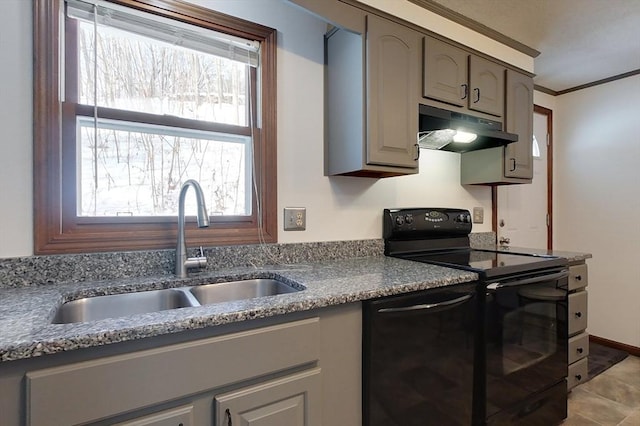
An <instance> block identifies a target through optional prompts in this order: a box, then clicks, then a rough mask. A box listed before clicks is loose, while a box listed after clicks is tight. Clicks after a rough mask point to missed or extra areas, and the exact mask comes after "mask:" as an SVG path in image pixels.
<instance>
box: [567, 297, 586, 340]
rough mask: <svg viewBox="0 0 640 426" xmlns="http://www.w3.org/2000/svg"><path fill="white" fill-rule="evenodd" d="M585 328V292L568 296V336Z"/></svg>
mask: <svg viewBox="0 0 640 426" xmlns="http://www.w3.org/2000/svg"><path fill="white" fill-rule="evenodd" d="M586 328H587V291H586V290H585V291H579V292H577V293H572V294H570V295H569V336H573V335H574V334H576V333H579V332H581V331H582V330H585V329H586Z"/></svg>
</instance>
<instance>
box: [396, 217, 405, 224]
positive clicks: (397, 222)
mask: <svg viewBox="0 0 640 426" xmlns="http://www.w3.org/2000/svg"><path fill="white" fill-rule="evenodd" d="M396 225H398V226H402V225H404V216H396Z"/></svg>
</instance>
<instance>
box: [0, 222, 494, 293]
mask: <svg viewBox="0 0 640 426" xmlns="http://www.w3.org/2000/svg"><path fill="white" fill-rule="evenodd" d="M470 240H471V244H472V245H478V244H483V243H484V244H491V243H495V234H494V233H492V232H483V233H472V234H471V235H470ZM383 253H384V243H383V240H381V239H371V240H352V241H328V242H308V243H290V244H265V245H260V244H255V245H239V246H219V247H209V248H206V249H205V255H206V257H207V268H206V269H207V270H217V269H223V268H233V267H239V266H256V267H258V266H264V265H286V264H298V263H305V262H322V261H327V260H337V259H347V258H352V257H369V256H380V255H382V254H383ZM192 255H197V253H195V252H193V253H192ZM174 267H175V250H170V249H168V250H152V251H128V252H109V253H90V254H64V255H47V256H26V257H14V258H5V259H0V288H15V287H25V286H31V285H50V284H59V283H63V282H64V283H69V282H84V281H98V280H108V279H117V278H127V277H144V276H157V275H167V276H170V275H172V274H173V271H174Z"/></svg>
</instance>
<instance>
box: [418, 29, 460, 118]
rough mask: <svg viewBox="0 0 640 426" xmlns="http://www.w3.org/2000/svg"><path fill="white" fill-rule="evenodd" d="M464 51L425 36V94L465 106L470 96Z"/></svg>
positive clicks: (425, 95)
mask: <svg viewBox="0 0 640 426" xmlns="http://www.w3.org/2000/svg"><path fill="white" fill-rule="evenodd" d="M468 56H469V54H468V53H467V52H465V51H464V50H461V49H458V48H457V47H454V46H451V45H450V44H447V43H444V42H442V41H440V40H437V39H435V38H432V37H425V38H424V68H423V70H424V75H423V85H422V88H423V93H422V94H423V96H424V97H425V98H430V99H435V100H437V101H442V102H446V103H448V104H451V105H456V106H459V107H464V106H466V104H467V98H468V96H469V85H468V84H467V75H468V74H467V57H468Z"/></svg>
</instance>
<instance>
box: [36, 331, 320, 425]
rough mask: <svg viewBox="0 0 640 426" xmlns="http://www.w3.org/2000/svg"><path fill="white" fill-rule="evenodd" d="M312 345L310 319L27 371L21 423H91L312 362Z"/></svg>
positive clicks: (315, 349) (315, 346)
mask: <svg viewBox="0 0 640 426" xmlns="http://www.w3.org/2000/svg"><path fill="white" fill-rule="evenodd" d="M319 341H320V324H319V318H310V319H305V320H300V321H292V322H289V323H284V324H279V325H274V326H269V327H262V328H257V329H252V330H247V331H243V332H239V333H232V334H226V335H221V336H217V337H211V338H207V339H202V340H196V341H192V342H186V343H181V344H176V345H170V346H166V347H161V348H157V349H149V350H145V351H140V352H133V353H129V354H123V355H117V356H111V357H105V358H99V359H96V360H91V361H85V362H80V363H76V364H70V365H64V366H60V367H53V368H47V369H43V370H37V371H32V372H29V373H27V377H26V394H27V424H28V425H29V426H35V425H44V426H49V425H52V424H60V425H71V424H78V423H86V422H91V421H95V420H97V419H101V418H107V417H111V416H115V415H117V414H120V413H124V412H126V411H131V410H136V409H139V408H142V407H149V406H151V405H156V404H160V403H162V402H165V401H170V400H172V399H176V398H180V397H183V396H184V395H191V394H195V393H198V392H203V391H206V390H210V389H214V388H216V387H220V386H224V385H227V384H230V383H237V382H240V381H243V380H248V379H252V378H254V377H258V376H261V375H265V374H269V373H273V372H276V371H282V370H285V369H287V368H292V367H295V366H299V365H304V364H308V363H312V362H316V361H317V360H318V359H319V358H320V346H319ZM78 401H82V404H78Z"/></svg>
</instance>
